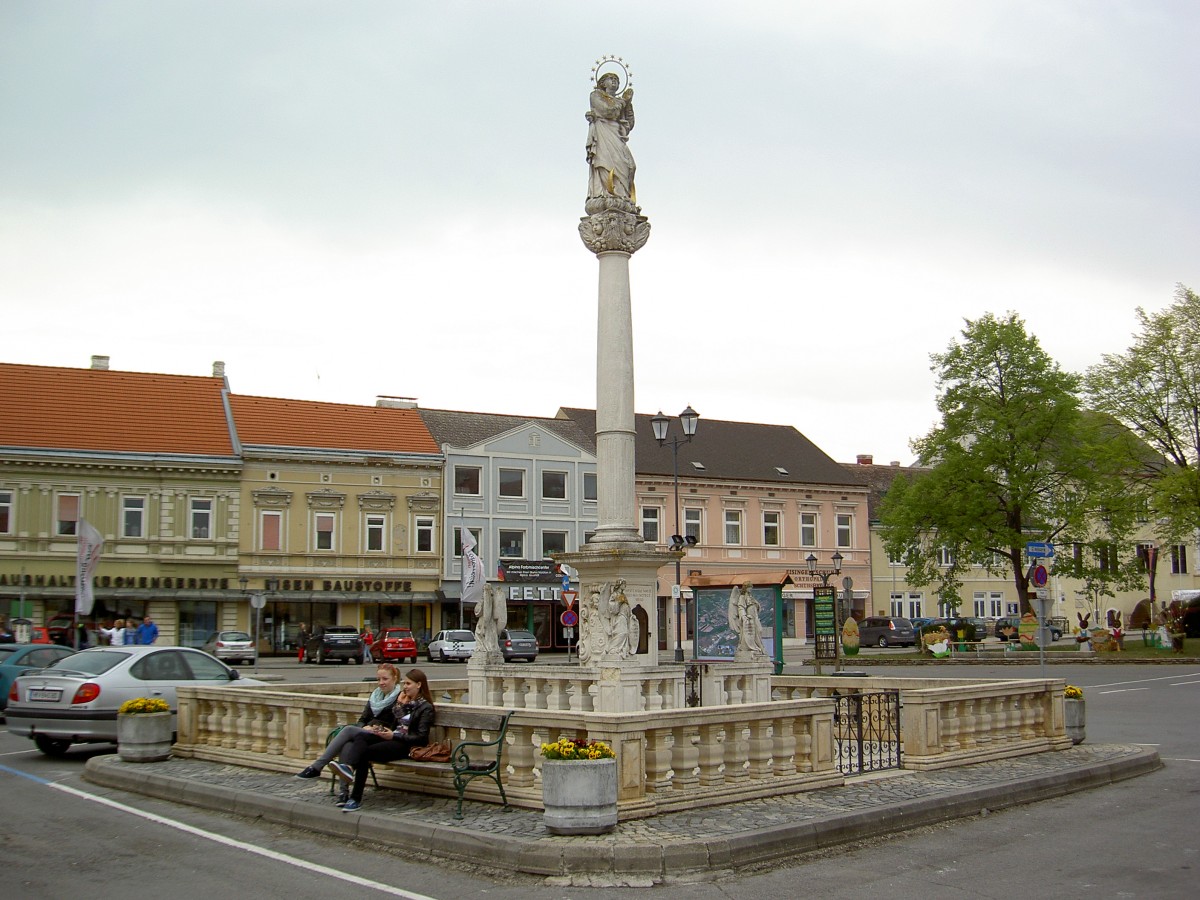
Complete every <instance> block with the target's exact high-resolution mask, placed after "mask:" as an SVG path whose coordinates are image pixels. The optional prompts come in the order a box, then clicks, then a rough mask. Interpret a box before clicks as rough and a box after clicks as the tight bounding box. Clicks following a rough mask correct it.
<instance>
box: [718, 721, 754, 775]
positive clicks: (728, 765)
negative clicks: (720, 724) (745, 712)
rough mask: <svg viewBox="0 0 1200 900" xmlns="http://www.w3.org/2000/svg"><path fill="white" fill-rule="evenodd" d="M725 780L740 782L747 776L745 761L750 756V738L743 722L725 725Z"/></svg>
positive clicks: (748, 773)
mask: <svg viewBox="0 0 1200 900" xmlns="http://www.w3.org/2000/svg"><path fill="white" fill-rule="evenodd" d="M724 746H725V780H726V781H735V782H740V781H741V780H742V779H744V778H747V777H749V775H750V772H749V770H748V769H747V768H746V761H747V759H749V756H750V740H749V736H748V734H747V731H746V723H745V722H734V723H732V724H729V725H726V726H725V745H724Z"/></svg>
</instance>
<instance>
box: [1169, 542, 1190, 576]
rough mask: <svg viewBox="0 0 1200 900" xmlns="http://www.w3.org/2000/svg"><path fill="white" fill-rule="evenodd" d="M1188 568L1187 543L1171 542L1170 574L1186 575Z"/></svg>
mask: <svg viewBox="0 0 1200 900" xmlns="http://www.w3.org/2000/svg"><path fill="white" fill-rule="evenodd" d="M1187 570H1188V565H1187V544H1172V545H1171V574H1172V575H1186V574H1187Z"/></svg>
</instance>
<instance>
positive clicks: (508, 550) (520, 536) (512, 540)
mask: <svg viewBox="0 0 1200 900" xmlns="http://www.w3.org/2000/svg"><path fill="white" fill-rule="evenodd" d="M500 558H501V559H524V558H525V532H524V531H517V530H516V529H507V528H501V529H500Z"/></svg>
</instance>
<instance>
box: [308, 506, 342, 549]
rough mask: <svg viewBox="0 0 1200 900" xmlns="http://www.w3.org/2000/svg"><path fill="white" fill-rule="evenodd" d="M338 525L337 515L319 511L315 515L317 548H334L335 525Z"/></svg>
mask: <svg viewBox="0 0 1200 900" xmlns="http://www.w3.org/2000/svg"><path fill="white" fill-rule="evenodd" d="M336 525H337V515H336V514H334V513H326V512H319V513H316V514H314V515H313V532H314V537H315V540H314V542H313V547H314V548H315V549H317V550H332V549H333V535H334V527H335V526H336Z"/></svg>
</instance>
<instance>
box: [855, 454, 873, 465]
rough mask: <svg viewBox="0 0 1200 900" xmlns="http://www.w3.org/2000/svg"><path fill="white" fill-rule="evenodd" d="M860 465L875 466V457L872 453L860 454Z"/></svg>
mask: <svg viewBox="0 0 1200 900" xmlns="http://www.w3.org/2000/svg"><path fill="white" fill-rule="evenodd" d="M858 464H859V465H860V466H872V465H874V464H875V457H874V456H872V455H871V454H870V453H860V454H858Z"/></svg>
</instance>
